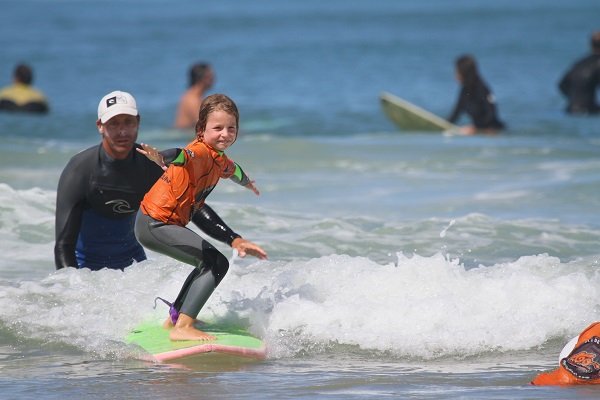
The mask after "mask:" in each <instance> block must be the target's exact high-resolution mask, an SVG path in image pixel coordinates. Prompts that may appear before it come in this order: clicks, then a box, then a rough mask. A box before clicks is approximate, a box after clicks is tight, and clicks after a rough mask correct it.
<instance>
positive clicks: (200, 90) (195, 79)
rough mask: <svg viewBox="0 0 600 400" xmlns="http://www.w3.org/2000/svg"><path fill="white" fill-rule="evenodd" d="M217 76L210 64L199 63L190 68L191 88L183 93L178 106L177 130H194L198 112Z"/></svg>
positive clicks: (176, 116)
mask: <svg viewBox="0 0 600 400" xmlns="http://www.w3.org/2000/svg"><path fill="white" fill-rule="evenodd" d="M214 80H215V75H214V73H213V70H212V68H211V66H210V65H209V64H205V63H198V64H194V65H192V67H191V68H190V84H189V88H188V89H187V90H186V91H185V92H184V93H183V95H182V96H181V99H180V100H179V105H178V106H177V113H176V115H175V124H174V125H175V128H179V129H187V128H194V127H195V126H196V121H197V120H198V110H200V104H201V103H202V100H203V99H204V96H205V94H206V92H207V91H208V90H209V89H210V88H211V87H212V85H213V83H214Z"/></svg>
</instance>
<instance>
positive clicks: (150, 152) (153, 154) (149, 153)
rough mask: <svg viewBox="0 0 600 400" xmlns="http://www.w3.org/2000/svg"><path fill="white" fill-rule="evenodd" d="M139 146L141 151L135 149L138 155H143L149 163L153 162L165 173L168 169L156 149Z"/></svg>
mask: <svg viewBox="0 0 600 400" xmlns="http://www.w3.org/2000/svg"><path fill="white" fill-rule="evenodd" d="M140 146H142V148H141V149H138V148H137V147H136V150H137V152H138V153H140V154H143V155H145V156H146V157H148V159H149V160H150V161H154V162H155V163H156V164H157V165H158V166H159V167H161V168H162V169H163V171H166V170H167V169H168V167H167V165H166V164H165V160H164V159H163V156H162V155H161V154H160V153H159V152H158V150H157V149H156V147H152V146H150V145H149V144H146V143H140Z"/></svg>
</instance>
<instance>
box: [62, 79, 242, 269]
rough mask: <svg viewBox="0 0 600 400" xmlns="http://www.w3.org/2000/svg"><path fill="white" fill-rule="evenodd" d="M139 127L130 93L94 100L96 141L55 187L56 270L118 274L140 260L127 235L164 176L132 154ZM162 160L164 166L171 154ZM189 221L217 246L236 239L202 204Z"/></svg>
mask: <svg viewBox="0 0 600 400" xmlns="http://www.w3.org/2000/svg"><path fill="white" fill-rule="evenodd" d="M139 124H140V116H139V114H138V110H137V105H136V101H135V99H134V98H133V96H132V95H131V94H129V93H127V92H121V91H115V92H111V93H109V94H107V95H106V96H104V97H103V98H102V100H100V104H99V105H98V120H97V121H96V125H97V127H98V131H99V132H100V135H101V137H102V142H101V143H100V144H98V145H95V146H92V147H90V148H88V149H86V150H83V151H82V152H80V153H78V154H76V155H75V156H73V157H72V158H71V160H70V161H69V163H68V164H67V166H66V167H65V169H64V170H63V172H62V174H61V176H60V180H59V182H58V189H57V197H56V221H55V235H56V243H55V247H54V260H55V264H56V269H61V268H64V267H74V268H89V269H92V270H99V269H102V268H111V269H123V268H125V267H127V266H129V265H131V264H132V263H133V262H134V261H137V262H139V261H142V260H145V259H146V254H145V253H144V249H143V248H142V246H141V245H140V244H139V243H138V241H137V240H136V238H135V235H134V232H133V228H134V224H135V216H136V213H137V211H138V209H139V205H140V202H141V200H142V198H143V197H144V195H145V194H146V192H147V191H148V190H149V189H150V188H151V187H152V185H154V183H155V182H156V180H157V179H158V178H159V177H160V176H161V175H162V174H163V172H164V171H163V170H162V169H161V168H160V167H159V166H158V165H157V164H156V163H154V162H152V161H150V160H148V158H147V157H145V156H144V155H142V154H139V153H138V152H137V151H136V148H141V146H140V145H139V144H137V143H136V140H137V136H138V129H139ZM162 155H163V157H164V159H165V162H167V163H168V162H169V161H172V160H170V158H171V157H173V158H174V156H175V153H174V152H173V154H170V153H169V151H166V152H163V153H162ZM192 222H194V224H195V225H196V226H198V227H199V228H200V229H201V230H202V231H204V232H205V233H207V234H208V235H210V236H212V237H213V238H215V239H217V240H219V241H221V242H225V243H227V244H230V245H231V243H232V242H233V240H234V239H236V238H240V235H238V234H236V233H235V232H233V231H232V230H231V229H230V228H229V227H228V226H227V225H226V224H225V223H224V222H223V221H222V220H221V218H220V217H219V216H218V215H217V214H216V213H215V212H214V210H212V209H211V208H210V207H209V206H208V205H204V207H202V208H201V209H199V210H197V211H196V212H195V213H194V215H193V218H192Z"/></svg>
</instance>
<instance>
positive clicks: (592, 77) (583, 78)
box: [558, 31, 600, 114]
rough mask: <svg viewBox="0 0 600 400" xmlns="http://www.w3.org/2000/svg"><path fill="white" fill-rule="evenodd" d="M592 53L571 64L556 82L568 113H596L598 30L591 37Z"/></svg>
mask: <svg viewBox="0 0 600 400" xmlns="http://www.w3.org/2000/svg"><path fill="white" fill-rule="evenodd" d="M591 47H592V54H590V55H588V56H586V57H584V58H582V59H580V60H579V61H577V62H575V64H573V65H572V66H571V68H570V69H569V70H568V71H567V72H566V73H565V75H564V76H563V77H562V79H561V80H560V82H559V84H558V88H559V89H560V91H561V92H562V94H564V95H565V96H566V97H567V99H568V101H569V104H568V105H567V109H566V111H567V112H568V113H570V114H598V113H600V105H598V102H597V100H596V91H597V90H598V88H600V31H598V32H594V33H593V34H592V38H591Z"/></svg>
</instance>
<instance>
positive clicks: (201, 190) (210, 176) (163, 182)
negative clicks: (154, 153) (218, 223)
mask: <svg viewBox="0 0 600 400" xmlns="http://www.w3.org/2000/svg"><path fill="white" fill-rule="evenodd" d="M183 152H184V157H185V161H184V162H183V163H182V164H177V163H173V164H171V165H169V168H168V169H167V171H166V172H165V173H164V174H163V175H162V176H161V177H160V178H159V179H158V181H156V183H155V184H154V186H152V188H151V189H150V191H149V192H148V193H146V195H145V196H144V199H143V200H142V203H141V204H140V209H141V210H142V212H143V213H144V214H146V215H148V216H150V217H152V218H153V219H155V220H158V221H161V222H164V223H167V224H172V225H180V226H186V225H187V224H188V222H189V221H190V219H191V216H192V212H193V211H194V209H195V207H201V206H202V205H203V204H204V200H205V199H206V197H207V196H208V195H209V194H210V192H211V191H212V190H213V189H214V188H215V186H216V185H217V182H219V179H220V178H230V177H232V176H233V175H234V173H236V169H237V168H239V166H237V164H236V163H234V162H233V161H232V160H230V159H229V158H227V156H226V155H225V154H224V153H222V152H218V151H216V150H214V149H212V148H211V147H209V146H208V145H206V144H205V143H204V142H201V141H199V140H194V141H193V142H191V143H190V144H188V145H187V146H186V147H185V148H184V149H183ZM240 171H241V169H240ZM241 174H242V175H243V176H244V179H242V180H241V181H242V182H238V183H240V184H242V185H244V184H245V183H247V182H248V179H247V177H246V176H245V175H244V173H243V171H241Z"/></svg>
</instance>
